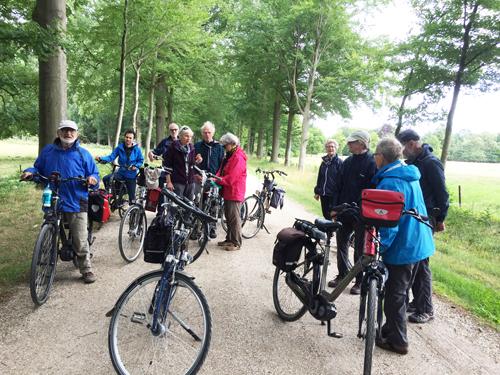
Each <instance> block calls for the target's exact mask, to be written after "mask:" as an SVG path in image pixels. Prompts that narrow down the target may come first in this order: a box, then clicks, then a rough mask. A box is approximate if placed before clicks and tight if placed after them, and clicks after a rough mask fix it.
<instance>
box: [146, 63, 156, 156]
mask: <svg viewBox="0 0 500 375" xmlns="http://www.w3.org/2000/svg"><path fill="white" fill-rule="evenodd" d="M155 81H156V74H154V73H153V75H152V78H151V86H150V88H149V103H148V104H149V111H148V132H147V134H146V142H145V145H144V148H145V155H147V154H148V153H149V150H150V148H151V135H152V134H153V112H154V107H155V102H154V101H155V83H156V82H155Z"/></svg>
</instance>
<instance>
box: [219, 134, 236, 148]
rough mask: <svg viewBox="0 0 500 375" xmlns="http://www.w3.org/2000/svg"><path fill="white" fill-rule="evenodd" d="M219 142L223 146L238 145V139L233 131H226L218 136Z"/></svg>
mask: <svg viewBox="0 0 500 375" xmlns="http://www.w3.org/2000/svg"><path fill="white" fill-rule="evenodd" d="M220 143H222V145H223V146H225V145H227V144H232V145H235V146H239V145H240V140H239V138H238V137H237V136H235V135H234V134H233V133H226V134H224V135H223V136H222V137H220Z"/></svg>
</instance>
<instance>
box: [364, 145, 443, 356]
mask: <svg viewBox="0 0 500 375" xmlns="http://www.w3.org/2000/svg"><path fill="white" fill-rule="evenodd" d="M402 149H403V147H402V146H401V144H400V143H399V142H398V141H397V140H395V139H391V138H384V139H382V140H381V141H380V142H379V144H378V145H377V148H376V151H375V153H374V156H375V162H376V163H377V167H378V168H379V169H378V171H377V174H376V175H375V176H374V178H373V181H374V183H375V184H376V186H377V189H383V190H392V191H398V192H401V193H403V194H404V197H405V209H407V210H408V209H412V208H415V209H416V210H417V211H418V212H419V213H420V214H421V215H426V214H427V210H426V208H425V202H424V197H423V194H422V189H421V188H420V183H419V179H420V172H419V171H418V169H417V168H416V167H415V166H413V165H406V164H404V163H403V162H401V161H400V160H399V159H400V157H401V156H402ZM379 233H380V241H381V244H380V253H381V254H382V259H383V261H384V264H385V265H386V267H387V269H388V271H389V277H388V279H387V282H386V284H385V301H384V314H385V317H386V322H385V324H384V325H383V327H382V337H380V338H378V339H377V341H376V345H377V346H378V347H380V348H382V349H385V350H389V351H393V352H396V353H399V354H406V353H408V337H407V335H406V303H407V293H408V288H409V286H410V282H411V278H412V271H413V269H414V268H415V266H416V265H417V264H418V263H419V262H420V261H422V260H423V259H426V258H429V257H430V256H431V255H432V254H433V253H434V250H435V248H434V241H433V239H432V231H431V229H430V228H429V227H428V226H426V225H424V224H422V223H420V222H418V221H417V220H415V219H414V218H412V217H411V216H406V215H404V216H402V217H401V219H400V220H399V223H398V225H397V226H396V227H393V228H380V229H379Z"/></svg>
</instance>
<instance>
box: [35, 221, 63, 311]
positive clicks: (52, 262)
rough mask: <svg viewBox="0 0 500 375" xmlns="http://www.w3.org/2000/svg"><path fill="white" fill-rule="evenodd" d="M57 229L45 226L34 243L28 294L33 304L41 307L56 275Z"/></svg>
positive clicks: (49, 225)
mask: <svg viewBox="0 0 500 375" xmlns="http://www.w3.org/2000/svg"><path fill="white" fill-rule="evenodd" d="M56 264H57V227H56V226H55V225H54V224H45V225H43V226H42V229H41V230H40V234H39V235H38V238H37V240H36V243H35V248H34V250H33V258H32V259H31V278H30V293H31V299H32V300H33V303H34V304H35V305H37V306H40V305H43V304H44V303H45V302H46V301H47V299H48V298H49V294H50V290H51V288H52V283H53V282H54V277H55V275H56Z"/></svg>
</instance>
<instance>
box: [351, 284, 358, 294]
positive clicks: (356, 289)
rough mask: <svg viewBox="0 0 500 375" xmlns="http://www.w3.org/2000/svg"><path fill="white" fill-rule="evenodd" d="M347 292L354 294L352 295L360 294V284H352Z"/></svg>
mask: <svg viewBox="0 0 500 375" xmlns="http://www.w3.org/2000/svg"><path fill="white" fill-rule="evenodd" d="M349 293H351V294H354V295H360V294H361V285H359V284H354V285H353V287H352V288H351V291H350V292H349Z"/></svg>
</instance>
